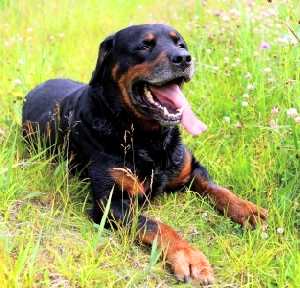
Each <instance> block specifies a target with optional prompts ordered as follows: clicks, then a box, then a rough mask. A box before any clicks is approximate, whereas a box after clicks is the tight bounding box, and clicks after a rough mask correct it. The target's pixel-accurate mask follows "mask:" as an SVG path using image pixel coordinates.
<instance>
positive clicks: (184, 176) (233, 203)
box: [168, 149, 267, 227]
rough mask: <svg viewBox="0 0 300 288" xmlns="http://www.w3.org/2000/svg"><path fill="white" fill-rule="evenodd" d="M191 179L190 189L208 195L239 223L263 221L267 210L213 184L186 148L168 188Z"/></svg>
mask: <svg viewBox="0 0 300 288" xmlns="http://www.w3.org/2000/svg"><path fill="white" fill-rule="evenodd" d="M190 181H192V190H193V191H195V192H198V193H199V194H200V195H203V196H208V197H209V198H210V199H211V200H212V202H213V203H214V205H215V207H216V208H217V209H218V210H219V211H221V212H222V213H224V214H225V215H227V216H229V217H230V218H231V219H232V220H233V221H235V222H237V223H239V224H242V225H244V224H246V223H250V224H251V225H252V226H253V227H255V225H256V224H257V223H258V222H262V221H265V220H266V218H267V210H265V209H263V208H260V207H258V206H256V205H255V204H253V203H251V202H249V201H247V200H244V199H241V198H240V197H238V196H237V195H235V194H234V193H233V192H231V191H230V190H228V189H226V188H223V187H220V186H218V185H216V184H214V183H213V182H212V181H211V180H210V179H209V176H208V173H207V171H206V170H205V168H204V167H202V166H201V165H200V164H199V163H198V162H197V160H196V159H195V158H194V156H193V155H192V154H191V153H190V152H189V151H188V150H187V149H186V151H185V157H184V163H183V166H182V169H181V172H180V173H179V175H178V176H177V177H176V178H175V179H173V180H172V181H171V182H170V183H169V185H168V188H171V189H177V188H180V187H182V186H183V185H186V184H188V183H190Z"/></svg>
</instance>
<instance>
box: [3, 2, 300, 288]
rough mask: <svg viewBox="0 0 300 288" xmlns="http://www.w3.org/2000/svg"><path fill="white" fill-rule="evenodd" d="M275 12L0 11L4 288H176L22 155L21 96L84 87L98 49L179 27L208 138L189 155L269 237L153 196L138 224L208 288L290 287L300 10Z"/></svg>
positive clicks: (82, 201)
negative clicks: (160, 234) (250, 204)
mask: <svg viewBox="0 0 300 288" xmlns="http://www.w3.org/2000/svg"><path fill="white" fill-rule="evenodd" d="M273 2H274V3H269V2H267V1H230V0H228V1H183V0H178V1H169V0H167V1H157V0H154V1H141V0H140V1H137V0H133V1H121V0H117V1H98V0H89V1H77V0H60V1H58V0H52V1H38V0H27V1H9V0H1V1H0V39H1V41H0V65H1V66H0V71H1V73H0V103H1V105H0V191H1V193H0V217H1V221H0V283H1V287H170V286H173V285H177V284H176V281H175V280H174V277H173V276H172V275H171V273H170V271H169V270H168V269H165V267H164V263H163V262H161V261H157V258H158V254H157V251H156V249H155V247H152V250H151V248H150V249H149V248H146V247H140V246H138V245H135V241H134V239H133V237H132V235H131V234H130V233H128V232H127V231H126V230H125V229H120V230H119V231H110V230H106V229H103V227H98V226H94V225H93V224H92V223H91V222H90V221H89V220H88V219H87V217H86V209H87V206H88V205H89V204H88V203H89V201H88V193H89V188H88V185H87V183H85V182H80V181H79V180H78V179H76V177H69V175H68V171H67V163H66V162H65V161H63V160H61V161H59V164H58V165H57V164H53V161H51V159H49V158H47V157H46V155H45V151H43V150H42V149H38V151H36V152H34V153H31V154H28V153H26V152H25V149H24V144H23V142H22V137H21V129H20V120H21V107H22V99H23V97H24V95H25V94H26V93H27V92H28V91H29V90H30V89H31V88H33V87H34V86H35V85H37V84H38V83H40V82H42V81H44V80H46V79H49V78H54V77H67V78H73V79H77V80H79V81H84V82H86V81H88V80H89V78H90V76H91V72H92V70H93V67H94V64H95V61H96V55H97V47H98V44H99V42H100V41H101V39H103V38H104V37H105V36H106V35H108V34H110V33H112V32H113V31H116V30H117V29H119V28H122V27H125V26H127V25H129V24H132V23H145V22H163V23H169V24H171V25H173V26H175V27H176V28H177V29H178V30H179V31H180V32H182V34H183V35H184V37H185V39H186V41H187V43H188V44H189V47H190V50H191V53H192V55H193V56H194V57H195V59H196V74H195V77H194V79H193V81H192V82H191V83H190V84H189V85H187V86H186V88H185V93H186V95H187V97H188V98H189V101H190V102H191V103H192V105H193V109H194V111H195V112H196V113H197V114H198V115H199V116H200V117H201V119H202V120H203V121H205V123H207V124H208V126H209V130H208V132H206V133H205V134H203V135H201V136H200V137H198V138H196V139H193V138H191V137H190V136H188V135H186V134H184V139H185V142H186V143H187V145H188V146H189V147H190V149H192V150H193V151H194V153H195V155H196V156H197V157H198V159H200V160H201V163H203V164H204V165H205V166H207V167H208V169H209V171H210V173H211V174H212V175H213V176H214V178H215V180H216V181H217V182H218V183H220V184H222V185H225V186H227V187H232V188H233V189H234V191H236V192H237V193H238V194H239V195H241V196H243V197H245V198H247V199H250V200H251V201H254V202H255V203H258V204H259V205H261V206H263V207H266V208H267V209H268V210H269V215H270V216H269V222H268V224H269V226H268V229H267V230H266V231H263V229H262V227H258V229H256V230H254V231H247V230H243V229H241V228H240V227H239V226H238V225H236V224H234V223H232V222H231V221H230V220H228V219H226V218H224V217H222V216H220V215H219V214H218V213H216V212H215V210H214V209H213V208H212V207H211V206H210V205H209V203H208V202H207V201H206V200H205V199H199V198H197V197H195V195H194V194H193V193H192V192H187V193H180V194H170V195H163V196H161V197H159V198H157V199H156V200H154V202H153V203H152V204H151V206H150V207H149V208H148V210H147V214H148V215H152V216H155V217H157V218H160V219H161V220H163V221H165V222H167V223H169V224H170V225H172V226H173V227H175V228H176V229H177V230H179V231H181V232H182V233H183V235H184V237H185V238H186V239H188V240H189V241H190V242H192V243H193V245H195V246H196V247H199V248H200V249H202V250H203V252H204V253H205V254H206V255H207V256H208V258H209V259H210V262H211V263H213V266H214V269H215V273H216V279H217V282H216V284H215V285H214V287H243V288H246V287H247V288H248V287H299V283H300V252H299V251H300V249H299V248H300V247H299V228H300V206H299V205H300V204H299V203H300V202H299V195H300V193H299V190H300V180H299V179H300V162H299V161H300V160H299V157H300V151H299V146H300V125H299V124H298V123H297V121H298V120H299V118H295V119H293V118H291V117H288V115H287V110H288V109H290V108H297V109H298V111H299V110H300V85H299V80H300V79H299V78H300V70H299V64H300V53H299V49H300V48H299V43H297V39H296V37H295V36H293V33H295V34H296V35H298V36H299V35H300V34H299V33H300V27H299V26H300V25H299V24H298V21H299V18H298V17H299V11H300V10H299V9H300V6H299V3H298V2H299V1H296V0H291V1H283V0H282V1H273ZM247 3H248V4H247ZM249 3H250V4H249ZM251 3H252V4H253V5H252V6H251ZM289 29H291V30H292V32H293V33H291V31H290V30H289ZM264 42H265V43H264ZM297 119H298V120H297ZM99 229H100V230H99ZM150 254H151V256H150ZM179 286H180V285H178V287H179ZM182 286H184V287H189V285H183V284H182Z"/></svg>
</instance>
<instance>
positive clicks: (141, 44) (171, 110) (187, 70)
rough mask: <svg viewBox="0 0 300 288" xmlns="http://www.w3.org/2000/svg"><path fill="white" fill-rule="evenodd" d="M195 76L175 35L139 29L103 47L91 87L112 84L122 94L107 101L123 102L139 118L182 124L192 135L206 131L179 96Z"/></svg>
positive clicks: (152, 27)
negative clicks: (111, 82)
mask: <svg viewBox="0 0 300 288" xmlns="http://www.w3.org/2000/svg"><path fill="white" fill-rule="evenodd" d="M193 71H194V66H193V61H192V57H191V55H190V53H189V52H188V49H187V45H186V43H185V41H184V39H183V38H182V36H181V35H180V34H179V33H178V32H177V31H176V30H174V29H173V28H171V27H169V26H167V25H162V24H146V25H135V26H130V27H128V28H126V29H123V30H121V31H119V32H117V33H116V34H114V35H111V36H109V37H107V38H106V39H105V40H104V41H103V42H102V43H101V45H100V49H99V57H98V60H97V65H96V69H95V71H94V73H93V77H92V79H91V81H90V85H91V86H97V85H103V84H104V82H105V81H107V79H110V81H113V82H114V83H115V84H116V87H117V89H118V90H119V93H117V94H118V95H114V96H112V95H109V97H116V96H117V97H120V100H121V103H122V105H124V106H125V108H126V110H127V111H129V112H130V113H133V114H134V115H135V116H136V117H137V118H140V119H143V121H147V120H148V121H155V122H157V123H159V124H160V125H168V126H171V125H176V124H178V123H179V122H181V123H182V124H183V126H184V127H185V128H186V129H187V130H188V131H189V132H190V133H192V134H199V133H201V132H202V131H204V130H205V129H206V126H205V125H204V124H203V123H202V122H200V121H199V120H197V119H196V117H195V115H194V114H193V113H192V110H191V108H190V106H189V105H188V102H187V101H186V98H185V97H184V95H183V93H182V91H181V89H182V86H183V84H184V83H185V82H188V81H189V80H190V79H191V77H192V75H193ZM107 74H109V77H107V76H108V75H107Z"/></svg>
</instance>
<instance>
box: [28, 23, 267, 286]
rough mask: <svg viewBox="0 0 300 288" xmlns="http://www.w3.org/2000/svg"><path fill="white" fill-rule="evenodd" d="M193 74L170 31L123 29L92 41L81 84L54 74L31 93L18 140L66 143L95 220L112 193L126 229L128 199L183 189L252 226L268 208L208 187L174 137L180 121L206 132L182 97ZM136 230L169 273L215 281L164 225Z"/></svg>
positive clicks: (113, 210) (144, 221) (113, 209)
mask: <svg viewBox="0 0 300 288" xmlns="http://www.w3.org/2000/svg"><path fill="white" fill-rule="evenodd" d="M192 74H193V61H192V57H191V55H190V53H189V51H188V48H187V45H186V43H185V41H184V39H183V38H182V36H181V35H180V34H179V33H178V32H177V31H176V30H175V29H173V28H172V27H170V26H167V25H163V24H151V25H150V24H146V25H135V26H130V27H127V28H125V29H123V30H120V31H118V32H117V33H115V34H114V35H111V36H109V37H107V38H106V39H105V40H104V41H103V42H102V43H101V44H100V48H99V56H98V59H97V63H96V67H95V70H94V72H93V74H92V77H91V80H90V82H89V83H88V84H83V83H79V82H75V81H72V80H67V79H55V80H49V81H47V82H45V83H43V84H41V85H39V86H38V87H36V88H35V89H33V90H32V91H31V92H29V94H28V95H27V97H26V98H25V102H24V108H23V133H24V136H25V138H27V139H29V138H31V139H34V138H32V137H33V136H34V135H37V134H38V135H40V136H43V137H44V138H46V139H47V141H46V142H47V145H49V146H51V147H52V146H54V147H59V146H61V145H64V144H65V143H68V144H67V145H64V146H67V148H68V149H65V150H66V156H67V157H69V159H71V161H70V162H71V163H73V164H75V166H76V165H77V167H80V169H81V170H83V171H85V172H86V173H87V175H88V177H89V179H90V182H91V190H92V202H93V207H92V209H91V211H90V216H91V218H92V220H93V221H95V222H96V223H99V222H100V220H101V217H102V215H103V207H104V206H105V204H106V203H107V201H108V199H109V196H110V195H111V194H110V193H111V191H113V192H112V193H113V194H112V196H111V197H112V198H111V202H110V214H109V215H110V218H111V219H114V221H119V222H121V223H125V224H126V225H129V226H130V224H131V223H132V217H131V216H130V215H132V213H130V210H131V209H132V208H131V204H132V203H133V202H136V201H133V199H138V202H139V203H144V202H147V201H148V200H149V199H150V198H151V197H153V196H155V195H157V194H160V193H162V192H165V191H168V190H170V191H179V190H182V188H183V187H185V186H186V185H187V186H189V187H191V189H192V190H193V191H195V192H197V193H198V194H199V195H202V196H208V198H209V199H210V200H211V201H212V202H213V204H214V206H215V207H216V209H217V210H219V211H221V212H222V213H224V214H225V215H227V216H229V217H230V218H231V219H232V220H233V221H235V222H237V223H240V224H245V223H250V224H251V225H253V226H255V225H256V223H258V222H260V221H264V220H266V217H267V211H266V210H265V209H263V208H259V207H257V206H256V205H254V204H253V203H251V202H249V201H246V200H243V199H241V198H239V197H238V196H237V195H235V194H234V193H233V192H231V191H229V190H228V189H226V188H222V187H220V186H218V185H216V184H214V183H213V182H212V180H211V179H210V177H209V175H208V173H207V171H206V169H205V168H204V167H202V166H201V165H200V164H199V162H198V161H197V160H196V159H195V157H194V156H193V154H192V153H191V152H190V151H189V150H188V148H186V147H185V145H184V144H183V143H182V139H181V136H180V131H179V127H178V124H181V125H182V126H183V127H184V128H185V129H186V130H187V131H188V132H189V133H191V134H193V135H197V134H200V133H201V132H203V131H204V130H205V129H206V126H205V124H204V123H202V122H201V121H200V120H198V119H197V117H196V116H195V115H194V114H193V112H192V109H191V107H190V105H189V104H188V102H187V100H186V98H185V96H184V94H183V93H182V87H183V85H184V83H185V82H188V81H190V79H191V77H192ZM113 187H114V189H113V190H112V188H113ZM137 228H138V238H139V239H140V240H141V241H142V242H143V243H146V244H151V243H152V242H153V241H154V240H155V239H157V240H156V241H157V244H158V246H159V247H160V249H161V250H162V251H163V253H164V255H165V257H166V259H167V262H168V263H169V264H170V266H171V268H172V270H173V272H174V274H175V276H176V277H177V279H179V280H182V281H190V280H193V281H196V282H198V283H202V284H210V283H212V282H213V278H214V276H213V270H212V268H211V266H210V264H209V262H208V260H207V258H206V257H205V256H204V255H203V253H202V252H201V251H199V250H198V249H196V248H193V247H192V246H191V245H190V244H189V243H188V242H187V241H185V240H184V239H183V238H182V237H181V236H180V235H179V234H177V233H176V232H175V230H173V229H172V228H171V227H170V226H168V225H166V224H163V223H161V222H159V221H156V220H153V219H149V218H147V217H145V216H143V215H139V216H138V227H137Z"/></svg>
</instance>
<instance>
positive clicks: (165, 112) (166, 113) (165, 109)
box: [164, 107, 169, 116]
mask: <svg viewBox="0 0 300 288" xmlns="http://www.w3.org/2000/svg"><path fill="white" fill-rule="evenodd" d="M168 114H169V112H168V110H167V108H166V107H164V115H165V116H168Z"/></svg>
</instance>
